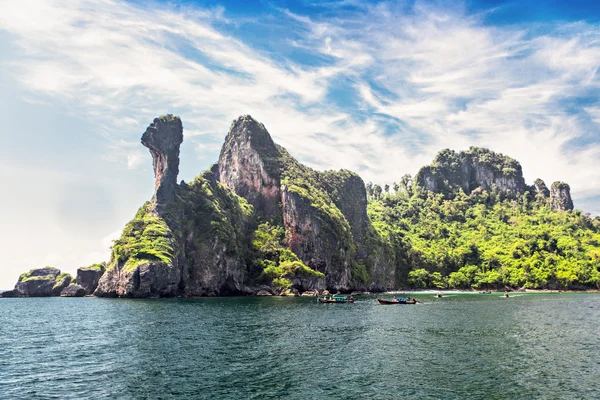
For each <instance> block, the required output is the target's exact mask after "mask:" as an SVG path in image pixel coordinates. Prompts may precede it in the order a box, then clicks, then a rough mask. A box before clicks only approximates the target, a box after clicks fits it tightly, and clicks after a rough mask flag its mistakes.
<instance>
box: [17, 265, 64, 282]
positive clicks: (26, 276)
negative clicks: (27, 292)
mask: <svg viewBox="0 0 600 400" xmlns="http://www.w3.org/2000/svg"><path fill="white" fill-rule="evenodd" d="M38 271H44V272H45V273H46V274H45V275H36V274H37V273H39V272H38ZM59 273H60V270H59V269H58V268H54V267H50V266H46V267H44V268H34V269H32V270H29V271H28V272H24V273H22V274H21V275H20V276H19V281H20V282H28V281H35V280H38V281H51V280H54V279H56V278H57V275H58V274H59ZM59 276H60V275H59Z"/></svg>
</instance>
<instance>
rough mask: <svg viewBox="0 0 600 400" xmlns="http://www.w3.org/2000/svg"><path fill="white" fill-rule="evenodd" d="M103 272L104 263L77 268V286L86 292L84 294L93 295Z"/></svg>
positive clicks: (104, 268)
mask: <svg viewBox="0 0 600 400" xmlns="http://www.w3.org/2000/svg"><path fill="white" fill-rule="evenodd" d="M105 270H106V263H100V264H93V265H90V266H87V267H81V268H77V284H78V285H79V286H81V287H82V288H83V289H84V290H85V291H86V294H93V293H94V292H95V291H96V288H97V287H98V282H99V281H100V278H101V277H102V275H104V271H105Z"/></svg>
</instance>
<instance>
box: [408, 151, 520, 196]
mask: <svg viewBox="0 0 600 400" xmlns="http://www.w3.org/2000/svg"><path fill="white" fill-rule="evenodd" d="M415 182H416V184H417V186H418V187H421V188H423V189H425V190H426V191H430V192H436V193H444V194H446V195H448V196H453V195H455V194H457V193H458V191H459V190H460V189H462V190H463V191H464V192H465V193H466V194H470V193H471V192H472V191H473V190H474V189H476V188H478V187H482V188H483V189H485V190H493V189H494V188H496V189H497V190H498V191H499V192H500V193H502V194H504V195H509V196H515V195H518V194H521V193H523V192H524V191H525V189H526V185H525V180H524V179H523V171H522V168H521V164H519V162H518V161H516V160H514V159H512V158H510V157H506V156H504V155H502V154H500V153H495V152H493V151H490V150H488V149H483V148H478V147H471V148H470V149H469V150H467V151H461V152H459V153H456V152H455V151H454V150H450V149H446V150H442V151H440V152H439V153H438V154H437V156H436V157H435V159H434V161H433V163H432V164H431V165H428V166H426V167H423V168H421V169H420V170H419V172H418V173H417V176H416V177H415Z"/></svg>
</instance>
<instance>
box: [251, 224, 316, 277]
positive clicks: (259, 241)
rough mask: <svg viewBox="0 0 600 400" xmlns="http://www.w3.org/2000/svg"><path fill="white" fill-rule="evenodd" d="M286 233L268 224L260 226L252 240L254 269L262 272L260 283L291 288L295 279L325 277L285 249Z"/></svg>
mask: <svg viewBox="0 0 600 400" xmlns="http://www.w3.org/2000/svg"><path fill="white" fill-rule="evenodd" d="M284 236H285V232H284V230H283V228H282V227H281V226H272V225H270V224H269V223H268V222H266V223H263V224H260V225H259V226H258V228H257V229H256V231H255V232H254V235H253V238H252V248H253V250H254V251H255V255H254V262H253V264H254V267H255V268H257V269H258V270H259V271H261V272H260V275H259V281H261V282H262V283H267V284H269V283H271V284H272V285H273V286H274V287H284V288H285V287H290V286H292V282H291V280H290V279H293V278H294V277H299V276H302V277H324V276H325V275H323V273H322V272H319V271H315V270H313V269H311V268H309V267H308V266H306V265H305V264H304V263H303V262H302V261H301V260H300V259H298V257H297V256H296V255H295V254H294V253H293V252H292V251H291V250H289V249H287V248H286V247H284V244H283V240H284Z"/></svg>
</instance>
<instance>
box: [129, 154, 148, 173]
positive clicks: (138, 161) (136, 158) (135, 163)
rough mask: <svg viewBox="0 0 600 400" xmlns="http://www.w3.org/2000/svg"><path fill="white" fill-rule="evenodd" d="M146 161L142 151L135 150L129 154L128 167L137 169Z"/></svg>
mask: <svg viewBox="0 0 600 400" xmlns="http://www.w3.org/2000/svg"><path fill="white" fill-rule="evenodd" d="M143 162H144V158H143V155H142V153H141V152H140V151H136V152H133V153H131V154H128V155H127V168H129V169H136V168H138V167H139V166H140V165H142V163H143Z"/></svg>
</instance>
